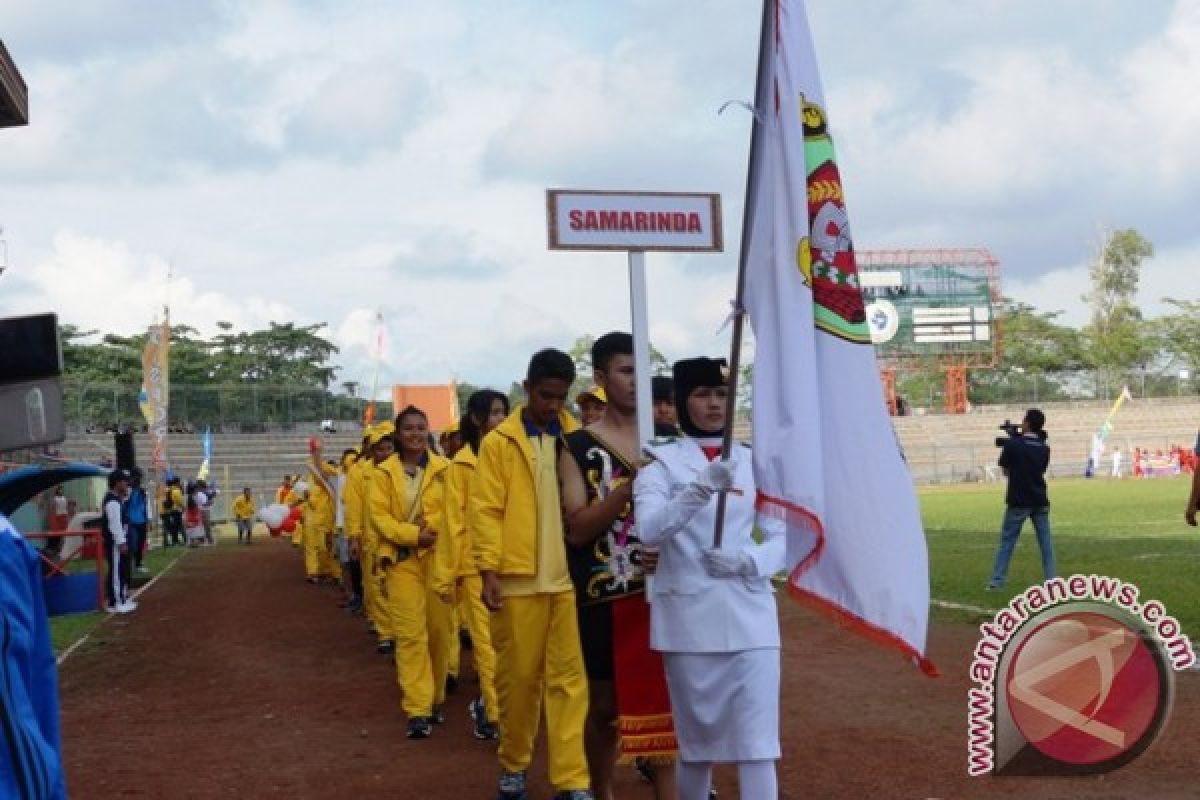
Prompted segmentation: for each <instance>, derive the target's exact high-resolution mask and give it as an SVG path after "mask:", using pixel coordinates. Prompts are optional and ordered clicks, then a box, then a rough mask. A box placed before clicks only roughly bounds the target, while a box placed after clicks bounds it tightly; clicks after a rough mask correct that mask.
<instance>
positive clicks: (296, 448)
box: [60, 398, 1200, 517]
mask: <svg viewBox="0 0 1200 800" xmlns="http://www.w3.org/2000/svg"><path fill="white" fill-rule="evenodd" d="M1040 407H1041V408H1042V410H1043V411H1045V412H1046V418H1047V423H1046V429H1047V431H1048V432H1049V434H1050V446H1051V453H1052V456H1051V464H1050V473H1051V475H1052V476H1074V475H1082V474H1083V469H1084V465H1085V463H1086V461H1087V456H1088V452H1089V449H1090V446H1091V437H1092V434H1093V433H1095V432H1096V431H1097V430H1098V429H1099V428H1100V425H1101V424H1102V423H1103V422H1104V418H1105V417H1106V416H1107V414H1108V410H1109V409H1108V406H1107V405H1105V404H1101V403H1096V402H1094V401H1088V402H1080V403H1043V404H1041V406H1040ZM1024 413H1025V406H977V407H975V408H973V409H972V410H971V412H970V413H968V414H963V415H958V416H948V415H944V414H926V415H917V416H909V417H897V418H896V419H895V420H894V422H895V426H896V432H897V434H898V436H899V439H900V442H901V446H902V447H903V449H904V453H905V457H906V459H907V461H908V464H909V466H910V468H911V469H912V472H913V477H914V480H915V481H916V482H917V483H947V482H962V481H981V480H988V479H989V477H995V478H999V477H1000V476H999V475H998V473H996V472H995V471H990V470H989V469H988V468H989V467H991V466H992V465H994V464H995V463H996V455H997V452H996V447H995V444H994V439H995V438H996V437H997V436H1001V435H1003V434H1002V433H1001V432H1000V431H999V430H998V429H997V426H998V425H999V424H1000V423H1001V422H1003V421H1004V420H1006V419H1009V420H1012V421H1014V422H1017V421H1020V419H1021V417H1022V416H1024ZM1198 428H1200V400H1197V399H1195V398H1157V399H1146V400H1135V401H1133V402H1128V403H1126V404H1125V405H1124V407H1123V408H1122V409H1121V411H1120V413H1119V414H1118V416H1117V419H1116V423H1115V425H1114V428H1113V432H1112V434H1111V436H1110V438H1109V445H1110V447H1111V445H1112V444H1114V443H1115V444H1117V445H1119V446H1120V447H1121V449H1122V450H1123V451H1124V452H1125V465H1126V473H1127V474H1128V470H1129V465H1130V459H1129V453H1130V451H1131V448H1133V447H1142V448H1149V449H1150V450H1152V451H1153V450H1159V449H1162V450H1164V451H1165V450H1167V449H1168V448H1169V447H1170V446H1171V445H1176V444H1177V445H1183V446H1191V445H1192V444H1194V443H1195V440H1196V432H1197V429H1198ZM736 432H737V436H738V438H739V439H743V440H748V439H749V435H750V425H749V422H748V420H739V423H738V425H737V427H736ZM359 435H360V432H359V430H358V428H357V426H348V425H342V426H341V427H340V428H339V432H338V433H336V434H328V433H326V434H322V433H320V431H319V426H318V424H317V423H313V424H312V425H311V426H309V427H307V428H304V429H301V430H297V431H293V432H288V433H263V434H213V463H212V465H211V467H210V469H211V473H210V479H211V480H216V481H217V482H218V484H219V485H220V486H221V488H222V489H223V490H224V492H223V494H222V496H221V498H220V501H219V502H218V505H217V512H218V516H222V517H223V516H224V514H225V511H226V507H227V504H228V502H229V501H230V500H231V498H232V493H233V492H237V491H240V490H241V488H242V487H243V486H249V487H250V488H251V490H253V492H254V496H255V499H256V501H257V502H258V503H260V504H262V503H265V502H270V501H271V499H272V498H273V497H274V491H275V488H276V487H277V486H278V485H279V481H280V478H281V477H282V476H283V474H284V473H296V472H302V471H304V469H305V460H306V458H307V454H308V440H309V438H310V437H312V436H320V437H321V439H322V441H323V442H324V449H325V454H326V456H327V457H331V458H337V457H338V456H339V455H340V454H341V452H342V451H343V450H344V449H346V448H348V447H353V446H355V445H357V444H358V441H359ZM134 440H135V443H136V447H137V458H138V463H139V464H140V465H142V466H143V467H145V466H146V465H148V464H149V463H150V449H149V448H150V442H149V437H148V436H146V435H145V434H138V435H136V436H135V437H134ZM169 442H170V444H169V447H170V454H171V464H172V466H173V467H174V469H175V471H176V472H177V473H178V474H179V475H180V476H182V477H184V478H190V477H193V476H195V474H196V471H197V470H198V469H199V468H200V463H201V460H202V458H203V455H202V449H201V436H200V434H171V436H170V440H169ZM890 444H891V443H890V442H881V443H880V446H881V447H887V446H889V445H890ZM60 452H61V454H62V455H63V456H64V457H67V458H71V459H78V460H83V461H98V460H100V459H102V458H105V457H108V458H111V457H112V454H113V442H112V436H111V435H104V434H78V433H77V434H72V435H71V436H70V437H69V438H68V439H67V441H66V442H64V443H63V445H62V446H61V447H60ZM1109 452H1111V451H1109ZM1110 469H1111V461H1110V460H1109V455H1108V454H1107V453H1106V456H1105V460H1104V465H1103V470H1102V474H1107V473H1108V471H1109V470H1110ZM989 472H992V475H991V476H989Z"/></svg>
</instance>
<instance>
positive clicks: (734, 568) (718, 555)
mask: <svg viewBox="0 0 1200 800" xmlns="http://www.w3.org/2000/svg"><path fill="white" fill-rule="evenodd" d="M701 558H702V560H703V561H704V571H705V572H707V573H708V576H709V577H710V578H753V577H755V576H757V574H758V569H757V566H756V565H755V563H754V559H753V558H751V557H750V554H749V553H747V552H746V551H745V550H739V551H736V552H735V551H731V550H720V549H717V548H710V549H708V550H705V551H704V554H703V556H702V557H701Z"/></svg>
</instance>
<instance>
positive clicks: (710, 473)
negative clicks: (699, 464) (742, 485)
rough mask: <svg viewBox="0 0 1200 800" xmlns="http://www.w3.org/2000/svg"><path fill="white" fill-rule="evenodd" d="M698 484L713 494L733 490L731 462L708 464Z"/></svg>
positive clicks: (716, 461) (711, 462) (718, 461)
mask: <svg viewBox="0 0 1200 800" xmlns="http://www.w3.org/2000/svg"><path fill="white" fill-rule="evenodd" d="M698 482H699V483H700V484H701V485H702V486H705V487H706V488H708V489H709V490H711V491H715V492H719V491H723V490H725V489H731V488H733V462H732V461H722V460H721V459H716V460H715V461H710V462H708V466H707V467H705V468H704V471H703V472H701V473H700V480H699V481H698Z"/></svg>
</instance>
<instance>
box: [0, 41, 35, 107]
mask: <svg viewBox="0 0 1200 800" xmlns="http://www.w3.org/2000/svg"><path fill="white" fill-rule="evenodd" d="M28 124H29V87H28V86H26V85H25V79H24V78H22V77H21V73H20V71H19V70H18V69H17V65H16V64H15V63H13V60H12V56H10V55H9V54H8V49H7V48H6V47H5V46H4V42H3V41H0V128H10V127H15V126H18V125H28Z"/></svg>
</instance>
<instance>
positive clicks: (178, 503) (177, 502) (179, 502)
mask: <svg viewBox="0 0 1200 800" xmlns="http://www.w3.org/2000/svg"><path fill="white" fill-rule="evenodd" d="M168 506H169V509H168ZM183 507H184V502H183V490H182V489H180V488H179V487H178V486H169V487H167V490H166V491H164V492H163V501H162V513H164V514H165V513H167V511H168V510H170V511H183Z"/></svg>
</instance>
